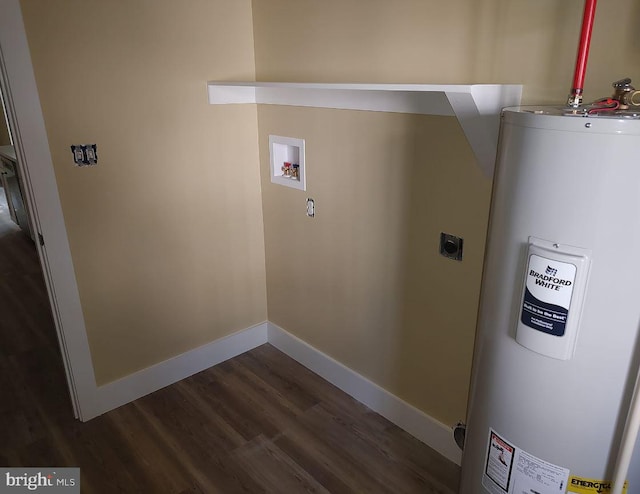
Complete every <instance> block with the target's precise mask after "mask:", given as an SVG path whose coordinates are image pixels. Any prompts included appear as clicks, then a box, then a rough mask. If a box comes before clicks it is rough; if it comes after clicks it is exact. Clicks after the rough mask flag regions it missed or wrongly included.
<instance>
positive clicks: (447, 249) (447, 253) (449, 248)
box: [440, 233, 464, 261]
mask: <svg viewBox="0 0 640 494" xmlns="http://www.w3.org/2000/svg"><path fill="white" fill-rule="evenodd" d="M463 244H464V239H462V237H456V236H455V235H451V234H450V233H441V234H440V255H442V256H444V257H446V258H447V259H453V260H454V261H462V247H463Z"/></svg>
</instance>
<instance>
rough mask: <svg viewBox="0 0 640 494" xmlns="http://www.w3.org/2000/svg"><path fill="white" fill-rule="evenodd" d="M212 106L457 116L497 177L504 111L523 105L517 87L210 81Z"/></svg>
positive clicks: (484, 163) (486, 169) (488, 169)
mask: <svg viewBox="0 0 640 494" xmlns="http://www.w3.org/2000/svg"><path fill="white" fill-rule="evenodd" d="M208 88H209V103H210V104H212V105H226V104H243V103H245V104H246V103H257V104H263V105H287V106H309V107H315V108H334V109H342V110H364V111H378V112H393V113H416V114H421V115H442V116H455V117H456V118H457V119H458V121H459V122H460V126H461V127H462V130H463V131H464V133H465V135H466V137H467V140H468V141H469V144H470V145H471V148H472V149H473V151H474V153H475V155H476V158H477V160H478V163H479V164H480V166H481V168H482V169H483V171H484V172H485V174H486V175H487V176H492V174H493V167H494V163H495V158H496V149H497V145H498V131H499V128H500V110H502V108H504V107H507V106H518V105H519V104H520V97H521V95H522V86H521V85H517V84H470V85H462V84H452V85H434V84H315V83H293V82H209V83H208Z"/></svg>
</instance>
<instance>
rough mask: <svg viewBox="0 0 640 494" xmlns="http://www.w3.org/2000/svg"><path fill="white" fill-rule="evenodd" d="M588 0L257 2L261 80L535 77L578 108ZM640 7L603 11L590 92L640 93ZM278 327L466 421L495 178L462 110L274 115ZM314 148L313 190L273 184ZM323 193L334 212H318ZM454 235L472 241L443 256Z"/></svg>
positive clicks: (274, 311)
mask: <svg viewBox="0 0 640 494" xmlns="http://www.w3.org/2000/svg"><path fill="white" fill-rule="evenodd" d="M582 8H583V2H582V1H578V0H564V1H558V0H537V1H533V2H532V1H530V0H453V1H449V2H442V1H439V0H438V1H436V0H397V1H393V2H391V1H388V0H367V1H364V0H327V1H323V2H318V1H315V0H253V18H254V36H255V47H256V48H255V49H256V74H257V79H258V80H271V81H317V82H403V83H521V84H524V100H525V102H528V103H564V101H565V100H566V95H567V93H568V91H569V89H570V84H571V77H572V71H573V64H574V59H575V53H576V47H577V39H578V34H579V29H580V20H581V16H582ZM639 21H640V0H620V1H618V2H616V4H615V8H611V6H607V5H605V4H603V3H601V4H600V7H599V10H598V17H597V21H596V27H595V30H594V35H593V42H592V56H591V63H590V66H589V70H588V73H587V76H588V77H587V85H586V88H587V91H586V98H592V99H594V98H597V97H600V96H606V95H607V94H609V92H610V82H612V81H613V80H615V79H618V78H622V77H624V76H627V75H628V76H631V77H634V78H635V79H636V82H637V83H638V85H640V63H639V62H640V50H639V48H640V41H639V38H638V37H637V36H636V34H635V33H636V29H635V28H634V26H637V25H638V22H639ZM258 115H259V129H260V155H261V168H262V186H263V208H264V217H265V241H266V256H267V293H268V311H269V319H270V320H271V321H273V322H275V323H277V324H279V325H281V326H282V327H284V328H285V329H287V330H289V331H291V332H293V333H295V334H296V335H298V336H299V337H301V338H302V339H304V340H305V341H308V342H309V343H311V344H312V345H314V346H316V347H317V348H319V349H321V350H322V351H324V352H326V353H328V354H329V355H331V356H333V357H334V358H336V359H337V360H339V361H340V362H342V363H344V364H346V365H347V366H349V367H351V368H353V369H355V370H356V371H358V372H361V373H363V374H364V375H366V376H367V377H369V378H371V379H372V380H373V381H374V382H376V383H377V384H379V385H381V386H383V387H384V388H386V389H388V390H390V391H391V392H393V393H395V394H397V395H398V396H400V397H401V398H403V399H405V400H406V401H408V402H410V403H412V404H413V405H415V406H417V407H418V408H420V409H422V410H423V411H425V412H426V413H428V414H430V415H432V416H433V417H435V418H437V419H439V420H441V421H443V422H445V423H447V424H451V423H454V422H455V421H457V420H459V419H463V418H464V416H465V407H466V399H467V392H468V381H469V375H470V368H471V355H472V349H473V339H474V332H475V320H476V313H477V305H478V298H479V290H480V278H481V271H482V261H483V253H484V241H485V232H486V225H487V219H488V212H489V203H490V193H491V182H490V180H489V179H487V178H486V177H484V176H483V175H482V174H481V173H480V171H479V169H478V167H477V165H476V164H475V160H474V157H473V155H472V153H471V150H470V148H469V146H468V144H467V142H466V141H465V138H464V136H463V134H462V132H461V130H460V128H459V126H458V125H457V122H456V121H455V120H454V119H451V118H445V117H417V116H407V115H391V114H386V115H383V114H376V113H368V112H350V111H337V110H333V111H330V110H313V109H300V108H297V109H286V108H277V107H266V106H265V107H261V108H259V111H258ZM270 133H273V134H280V135H286V136H292V137H299V138H304V139H306V145H307V166H308V177H307V180H308V191H307V192H306V193H303V192H297V191H295V190H289V189H285V188H283V187H279V186H275V185H272V184H270V183H269V182H268V177H267V173H268V153H267V151H268V148H267V139H268V134H270ZM306 197H313V198H314V199H315V200H316V209H317V217H316V218H315V219H313V220H311V219H308V218H306V217H305V216H304V200H305V198H306ZM441 231H446V232H450V233H453V234H457V235H461V236H462V237H464V240H465V258H464V261H463V262H462V263H456V262H453V261H449V260H446V259H444V258H442V257H440V256H439V254H438V253H437V250H438V236H439V233H440V232H441Z"/></svg>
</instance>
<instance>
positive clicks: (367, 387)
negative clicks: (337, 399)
mask: <svg viewBox="0 0 640 494" xmlns="http://www.w3.org/2000/svg"><path fill="white" fill-rule="evenodd" d="M267 326H268V340H269V343H270V344H271V345H273V346H274V347H276V348H277V349H278V350H280V351H281V352H283V353H286V354H287V355H288V356H289V357H291V358H293V359H294V360H296V361H298V362H299V363H301V364H302V365H304V366H305V367H307V368H308V369H310V370H312V371H313V372H315V373H316V374H318V375H319V376H321V377H323V378H324V379H326V380H327V381H329V382H330V383H331V384H333V385H334V386H337V387H338V388H340V389H341V390H342V391H344V392H345V393H347V394H348V395H350V396H352V397H353V398H355V399H356V400H358V401H359V402H360V403H363V404H364V405H366V406H368V407H369V408H371V409H372V410H374V411H375V412H377V413H379V414H380V415H382V416H383V417H385V418H386V419H387V420H389V421H391V422H393V423H394V424H396V425H397V426H398V427H400V428H401V429H404V430H405V431H407V432H408V433H409V434H411V435H412V436H413V437H415V438H417V439H419V440H420V441H422V442H423V443H425V444H426V445H427V446H429V447H431V448H433V449H434V450H436V451H437V452H438V453H440V454H441V455H442V456H444V457H445V458H448V459H449V460H451V461H452V462H454V463H456V464H457V465H460V462H461V461H462V452H461V451H460V449H459V448H458V446H457V445H456V443H455V441H454V439H453V433H452V430H451V428H450V427H447V426H446V425H444V424H443V423H441V422H439V421H437V420H435V419H434V418H432V417H430V416H429V415H427V414H426V413H424V412H422V411H420V410H418V409H417V408H415V407H414V406H412V405H410V404H408V403H406V402H405V401H402V400H401V399H400V398H398V397H397V396H395V395H393V394H391V393H390V392H389V391H387V390H385V389H383V388H381V387H380V386H378V385H377V384H375V383H373V382H371V381H369V380H368V379H367V378H366V377H363V376H361V375H360V374H358V373H357V372H355V371H354V370H351V369H349V368H348V367H346V366H344V365H343V364H341V363H340V362H338V361H337V360H334V359H333V358H331V357H329V356H328V355H325V354H324V353H322V352H321V351H319V350H317V349H315V348H313V347H312V346H311V345H309V344H308V343H305V342H304V341H302V340H301V339H299V338H297V337H295V336H293V335H292V334H291V333H288V332H287V331H285V330H284V329H282V328H280V327H278V326H276V325H275V324H273V323H267Z"/></svg>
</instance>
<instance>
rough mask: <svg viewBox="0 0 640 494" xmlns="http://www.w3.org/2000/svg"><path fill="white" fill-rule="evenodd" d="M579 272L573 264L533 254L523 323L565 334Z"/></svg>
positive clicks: (530, 261) (530, 259) (525, 297)
mask: <svg viewBox="0 0 640 494" xmlns="http://www.w3.org/2000/svg"><path fill="white" fill-rule="evenodd" d="M576 272H577V268H576V266H575V265H574V264H571V263H568V262H562V261H556V260H553V259H548V258H546V257H542V256H539V255H536V254H531V255H530V256H529V265H528V266H527V280H526V283H525V289H524V296H523V299H522V312H521V316H520V321H521V322H522V324H524V325H526V326H529V327H530V328H532V329H536V330H538V331H542V332H543V333H547V334H551V335H554V336H564V333H565V330H566V327H567V318H568V316H569V306H570V305H571V296H572V294H573V288H574V283H575V279H576Z"/></svg>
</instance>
